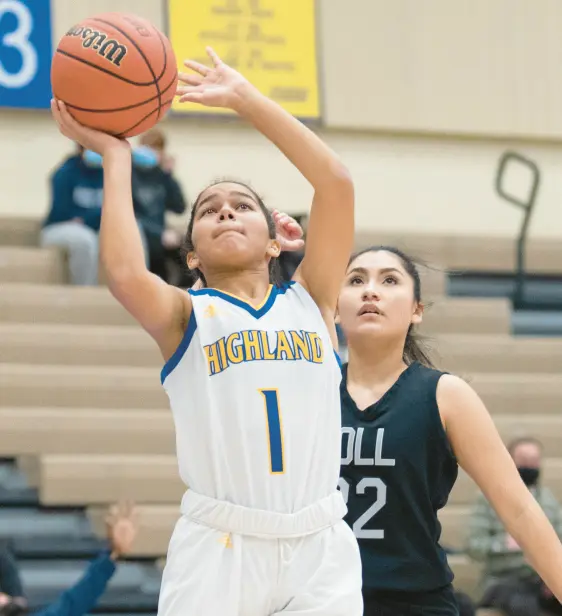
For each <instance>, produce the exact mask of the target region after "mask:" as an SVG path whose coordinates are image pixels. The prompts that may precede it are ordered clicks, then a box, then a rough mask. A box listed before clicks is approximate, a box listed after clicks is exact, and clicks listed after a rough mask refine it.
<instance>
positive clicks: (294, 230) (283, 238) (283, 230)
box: [272, 210, 304, 252]
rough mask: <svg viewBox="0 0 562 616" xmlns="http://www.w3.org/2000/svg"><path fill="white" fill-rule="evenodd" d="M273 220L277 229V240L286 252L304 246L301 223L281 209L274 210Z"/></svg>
mask: <svg viewBox="0 0 562 616" xmlns="http://www.w3.org/2000/svg"><path fill="white" fill-rule="evenodd" d="M272 214H273V220H274V221H275V230H276V231H277V241H278V242H279V243H280V244H281V250H282V251H284V252H295V251H297V250H301V248H303V247H304V240H303V239H302V236H303V232H302V227H301V226H300V225H299V223H298V222H297V221H296V220H295V219H294V218H291V217H290V216H289V215H288V214H284V213H283V212H280V211H279V210H273V212H272Z"/></svg>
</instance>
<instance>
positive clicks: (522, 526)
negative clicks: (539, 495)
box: [437, 375, 562, 601]
mask: <svg viewBox="0 0 562 616" xmlns="http://www.w3.org/2000/svg"><path fill="white" fill-rule="evenodd" d="M437 403H438V405H439V412H440V414H441V418H442V421H443V424H444V426H445V430H446V432H447V436H448V439H449V442H450V443H451V446H452V448H453V451H454V454H455V456H456V457H457V460H458V462H459V465H460V466H461V467H462V468H463V469H464V470H465V471H466V472H467V473H468V474H469V475H470V477H472V479H473V480H474V481H475V482H476V484H477V485H478V487H479V488H480V489H481V490H482V492H483V493H484V495H485V496H486V498H487V499H488V500H489V501H490V503H491V504H492V506H493V507H494V509H495V510H496V512H497V514H498V516H499V517H500V519H501V520H502V522H503V523H504V525H505V527H506V529H507V531H508V533H509V534H510V535H511V536H512V537H513V538H514V539H515V541H517V543H518V544H519V545H520V546H521V548H522V550H523V552H524V553H525V556H526V558H527V560H528V561H529V563H530V564H531V566H532V567H533V568H534V569H535V570H536V571H537V573H538V574H539V575H540V577H541V578H542V579H543V581H544V582H545V584H546V585H547V586H548V587H549V588H550V589H551V591H552V592H553V593H554V594H555V595H556V597H557V599H558V600H559V601H560V600H562V576H561V575H560V571H562V544H561V543H560V540H559V539H558V536H557V535H556V532H555V531H554V529H553V528H552V525H551V524H550V522H549V521H548V518H547V517H546V515H545V514H544V512H543V511H542V509H541V508H540V506H539V504H538V503H537V501H536V500H535V499H534V497H533V495H532V494H531V492H530V491H529V490H528V488H527V487H526V486H525V484H524V483H523V481H522V480H521V477H520V476H519V473H518V472H517V468H516V467H515V463H514V462H513V460H512V458H511V456H510V455H509V452H508V451H507V449H506V447H505V446H504V444H503V442H502V440H501V437H500V435H499V434H498V431H497V429H496V427H495V425H494V422H493V421H492V418H491V417H490V414H489V413H488V410H487V409H486V407H485V406H484V403H483V402H482V400H481V399H480V397H479V396H478V394H477V393H476V392H475V391H474V390H473V389H472V388H471V387H470V386H469V385H468V384H467V383H466V382H465V381H463V380H462V379H459V378H458V377H455V376H451V375H444V376H443V377H441V379H440V380H439V385H438V388H437Z"/></svg>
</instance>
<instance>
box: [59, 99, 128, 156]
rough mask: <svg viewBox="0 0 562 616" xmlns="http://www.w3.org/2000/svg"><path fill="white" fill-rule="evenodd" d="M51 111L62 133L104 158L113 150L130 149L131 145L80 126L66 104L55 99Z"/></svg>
mask: <svg viewBox="0 0 562 616" xmlns="http://www.w3.org/2000/svg"><path fill="white" fill-rule="evenodd" d="M51 111H52V113H53V117H54V118H55V121H56V123H57V124H58V127H59V130H60V132H61V133H62V134H63V135H64V136H65V137H68V138H69V139H72V141H76V142H77V143H79V144H80V145H81V146H82V147H83V148H85V149H86V150H93V151H94V152H97V153H98V154H101V156H103V155H104V154H107V152H109V151H110V150H112V149H117V148H129V147H130V146H129V143H128V142H127V141H125V140H124V139H118V138H117V137H113V136H112V135H109V134H107V133H103V132H101V131H99V130H94V129H92V128H88V127H86V126H82V124H79V123H78V122H77V121H76V120H75V119H74V118H73V117H72V116H71V115H70V113H68V111H67V109H66V106H65V104H64V103H63V102H62V101H57V100H55V99H52V100H51Z"/></svg>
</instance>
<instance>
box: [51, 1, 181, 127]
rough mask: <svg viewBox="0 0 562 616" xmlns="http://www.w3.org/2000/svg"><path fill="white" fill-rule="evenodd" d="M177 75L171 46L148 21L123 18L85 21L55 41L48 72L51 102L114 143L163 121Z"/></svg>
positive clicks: (113, 16)
mask: <svg viewBox="0 0 562 616" xmlns="http://www.w3.org/2000/svg"><path fill="white" fill-rule="evenodd" d="M177 81H178V72H177V64H176V57H175V55H174V50H173V49H172V45H171V44H170V41H169V40H168V39H167V37H166V36H164V34H162V32H160V31H159V30H158V29H157V28H155V27H154V26H153V25H152V24H151V23H150V22H149V21H147V20H146V19H142V18H141V17H137V16H136V15H128V14H123V13H104V14H102V15H98V16H96V17H90V18H88V19H85V20H84V21H82V22H81V23H79V24H78V25H76V26H74V27H73V28H71V29H70V30H69V31H68V32H67V33H66V34H65V35H64V36H63V37H62V39H61V40H60V42H59V45H58V47H57V50H56V52H55V55H54V58H53V64H52V67H51V83H52V87H53V95H54V97H55V98H57V99H59V100H62V101H64V102H65V103H66V106H67V109H68V110H69V112H70V113H71V114H72V116H73V117H74V118H76V120H78V121H79V122H80V123H81V124H84V125H86V126H90V127H91V128H96V129H99V130H102V131H105V132H108V133H111V134H113V135H116V136H119V137H133V136H135V135H138V134H140V133H143V132H145V131H147V130H148V129H149V128H151V127H152V126H154V125H155V124H156V123H157V122H158V121H159V120H160V119H161V118H163V117H164V115H165V113H166V112H167V111H168V109H169V108H170V106H171V104H172V100H173V98H174V95H175V92H176V85H177Z"/></svg>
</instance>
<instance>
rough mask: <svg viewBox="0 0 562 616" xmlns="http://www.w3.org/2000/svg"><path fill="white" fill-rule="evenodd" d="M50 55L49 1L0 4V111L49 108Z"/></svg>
mask: <svg viewBox="0 0 562 616" xmlns="http://www.w3.org/2000/svg"><path fill="white" fill-rule="evenodd" d="M52 55H53V49H52V44H51V5H50V0H0V107H14V108H27V109H44V108H47V107H49V101H50V99H51V58H52Z"/></svg>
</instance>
